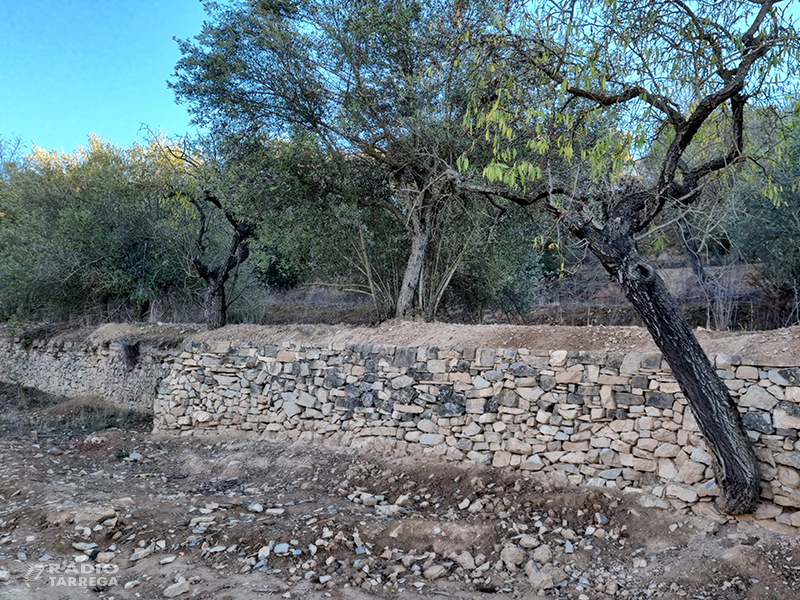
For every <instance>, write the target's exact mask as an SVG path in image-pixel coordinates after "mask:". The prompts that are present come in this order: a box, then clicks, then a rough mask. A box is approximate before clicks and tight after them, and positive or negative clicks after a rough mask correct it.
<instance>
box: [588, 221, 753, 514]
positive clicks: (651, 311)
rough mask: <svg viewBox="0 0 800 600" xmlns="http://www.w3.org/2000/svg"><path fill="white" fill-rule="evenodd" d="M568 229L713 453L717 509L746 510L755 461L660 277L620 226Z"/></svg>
mask: <svg viewBox="0 0 800 600" xmlns="http://www.w3.org/2000/svg"><path fill="white" fill-rule="evenodd" d="M615 222H616V223H619V221H615ZM573 231H574V232H575V234H576V235H577V236H578V237H582V238H584V239H585V240H586V241H587V243H588V244H589V248H590V249H591V250H592V252H593V253H594V254H595V255H596V256H597V257H598V259H600V262H601V264H602V265H603V267H604V268H605V269H606V271H608V273H609V274H610V275H611V276H612V277H613V278H614V279H615V280H616V281H618V282H619V284H620V286H621V287H622V289H623V291H624V292H625V296H626V297H627V298H628V300H629V301H630V303H631V304H632V305H633V307H634V308H635V309H636V312H637V313H638V314H639V316H640V317H641V318H642V321H643V322H644V324H645V327H647V330H648V331H649V332H650V335H651V336H652V337H653V340H654V341H655V343H656V345H657V346H658V348H659V349H660V350H661V352H662V353H663V355H664V358H665V359H666V361H667V363H668V364H669V366H670V368H671V369H672V373H673V375H674V376H675V379H676V381H677V382H678V385H680V388H681V390H682V391H683V393H684V395H685V396H686V399H687V400H688V402H689V406H690V407H691V409H692V412H693V414H694V416H695V419H696V420H697V424H698V426H699V427H700V431H701V432H702V433H703V435H704V436H705V438H706V443H707V444H708V448H709V450H710V451H711V454H712V455H713V457H714V463H713V468H714V473H715V476H716V480H717V484H718V485H719V486H720V488H721V490H722V492H723V493H722V494H721V495H720V497H719V498H718V501H717V505H718V507H719V508H720V510H721V511H723V512H725V513H727V514H743V513H748V512H752V511H753V510H754V509H755V506H756V504H757V503H758V499H759V496H760V491H761V487H760V475H759V467H758V459H757V458H756V455H755V452H754V451H753V447H752V444H751V443H750V439H749V438H748V436H747V432H746V431H745V429H744V426H743V425H742V421H741V418H740V416H739V411H738V409H737V408H736V403H735V402H734V401H733V398H732V397H731V395H730V393H729V392H728V388H727V387H725V385H724V384H723V383H722V381H721V380H720V378H719V377H718V376H717V374H716V372H715V369H714V367H713V366H712V365H711V362H710V361H709V360H708V357H707V356H706V353H705V351H704V350H703V348H702V347H701V346H700V343H699V342H698V341H697V338H696V337H695V336H694V333H693V332H692V329H691V327H690V326H689V323H688V322H687V321H686V318H685V316H684V314H683V312H682V311H681V309H680V307H679V306H678V303H677V301H676V300H675V298H674V296H673V295H672V294H671V293H670V292H669V290H668V289H667V286H666V284H665V283H664V280H663V279H662V278H661V276H660V275H659V274H658V273H657V271H656V269H655V267H654V266H653V265H651V264H650V263H648V262H647V261H646V260H644V259H643V258H642V257H641V256H640V255H639V252H638V251H637V249H636V245H635V242H634V240H633V237H632V236H631V235H629V234H628V233H626V232H625V231H624V228H623V230H622V231H620V230H619V229H616V228H614V227H611V226H610V225H608V224H607V225H606V227H605V228H603V229H602V230H596V229H593V228H591V227H586V226H582V227H578V228H577V229H574V230H573Z"/></svg>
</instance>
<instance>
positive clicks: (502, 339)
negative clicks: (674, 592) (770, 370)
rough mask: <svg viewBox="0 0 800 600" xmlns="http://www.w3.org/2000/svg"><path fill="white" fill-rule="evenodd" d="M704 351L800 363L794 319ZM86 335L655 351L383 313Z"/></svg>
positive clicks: (636, 341)
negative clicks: (374, 317)
mask: <svg viewBox="0 0 800 600" xmlns="http://www.w3.org/2000/svg"><path fill="white" fill-rule="evenodd" d="M695 334H696V335H697V338H698V340H699V341H700V343H701V345H702V346H703V348H704V349H705V350H706V351H707V352H723V353H726V354H732V355H740V356H744V357H746V358H748V359H750V360H752V361H754V362H755V363H756V364H763V365H774V366H798V365H800V327H791V328H785V329H773V330H770V331H759V332H752V331H741V332H735V331H734V332H731V331H709V330H707V329H703V328H697V329H696V330H695ZM61 335H71V336H72V339H75V337H76V336H88V338H89V339H90V340H91V341H92V342H94V343H107V342H109V341H113V340H116V339H120V338H131V339H146V340H149V341H151V343H162V344H166V343H168V342H169V340H173V341H174V340H178V339H183V338H187V337H188V338H192V339H195V340H198V341H230V342H232V343H234V344H236V343H241V342H246V341H249V340H257V341H267V342H286V341H291V342H295V343H298V344H307V345H315V344H328V343H344V344H391V345H396V346H438V347H441V348H445V347H450V346H461V347H465V348H469V347H471V348H478V347H481V348H482V347H489V348H530V349H536V350H548V351H549V350H573V349H574V350H587V351H592V350H606V351H620V352H657V351H658V350H657V348H656V346H655V344H654V343H653V341H652V338H651V337H650V334H649V333H648V332H647V330H646V329H644V328H642V327H611V326H603V325H597V326H589V327H565V326H548V325H530V326H520V325H460V324H453V323H420V322H410V321H387V322H385V323H382V324H381V325H380V326H377V327H353V326H349V325H321V324H307V325H270V326H267V325H228V326H227V327H223V328H221V329H216V330H213V331H206V330H205V328H204V327H202V326H198V325H193V324H169V325H167V324H165V325H131V324H118V323H110V324H107V325H103V326H101V327H99V328H97V329H94V330H82V331H81V332H71V333H69V334H61Z"/></svg>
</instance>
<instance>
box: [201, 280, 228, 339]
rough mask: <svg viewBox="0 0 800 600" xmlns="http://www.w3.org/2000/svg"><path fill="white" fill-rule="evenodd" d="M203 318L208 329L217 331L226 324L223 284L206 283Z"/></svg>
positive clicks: (226, 314)
mask: <svg viewBox="0 0 800 600" xmlns="http://www.w3.org/2000/svg"><path fill="white" fill-rule="evenodd" d="M204 300H205V301H204V311H203V316H204V318H205V321H206V326H207V327H208V328H209V329H219V328H220V327H225V325H226V324H227V323H228V310H227V306H226V305H225V283H221V284H220V283H217V282H216V281H213V280H211V281H207V282H206V293H205V299H204Z"/></svg>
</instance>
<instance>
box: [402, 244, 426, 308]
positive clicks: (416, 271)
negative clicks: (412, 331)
mask: <svg viewBox="0 0 800 600" xmlns="http://www.w3.org/2000/svg"><path fill="white" fill-rule="evenodd" d="M427 249H428V233H427V232H419V233H415V234H414V235H413V236H412V237H411V252H410V254H409V256H408V262H407V263H406V270H405V273H404V274H403V282H402V284H401V285H400V294H399V296H398V297H397V317H398V318H400V319H407V318H409V317H410V316H411V311H412V309H413V308H414V293H415V292H416V290H417V287H418V285H419V278H420V277H422V266H423V265H424V264H425V253H426V251H427Z"/></svg>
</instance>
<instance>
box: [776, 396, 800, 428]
mask: <svg viewBox="0 0 800 600" xmlns="http://www.w3.org/2000/svg"><path fill="white" fill-rule="evenodd" d="M772 420H773V424H774V425H775V427H776V428H778V429H800V405H798V404H795V403H794V402H785V401H784V402H780V403H779V404H778V405H777V406H776V407H775V412H774V413H773V414H772Z"/></svg>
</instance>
